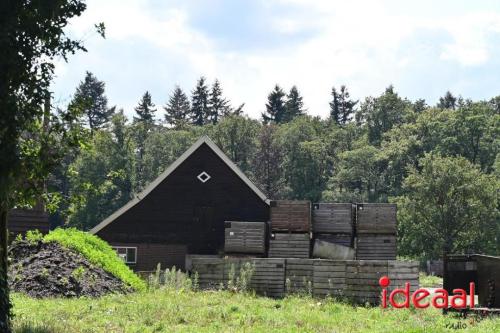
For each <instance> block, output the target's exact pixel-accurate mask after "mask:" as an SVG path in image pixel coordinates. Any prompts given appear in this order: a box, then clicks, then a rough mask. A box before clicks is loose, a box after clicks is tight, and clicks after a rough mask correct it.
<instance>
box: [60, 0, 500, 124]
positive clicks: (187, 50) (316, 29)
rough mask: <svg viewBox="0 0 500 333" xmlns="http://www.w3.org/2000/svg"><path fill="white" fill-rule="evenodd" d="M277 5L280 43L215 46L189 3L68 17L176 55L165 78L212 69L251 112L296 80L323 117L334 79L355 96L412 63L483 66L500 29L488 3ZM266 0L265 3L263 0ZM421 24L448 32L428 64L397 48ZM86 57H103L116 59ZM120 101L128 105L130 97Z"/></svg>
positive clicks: (83, 30)
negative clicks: (282, 8)
mask: <svg viewBox="0 0 500 333" xmlns="http://www.w3.org/2000/svg"><path fill="white" fill-rule="evenodd" d="M275 3H278V4H279V5H289V6H296V7H298V8H297V10H295V11H293V12H290V13H288V12H287V13H285V14H283V15H274V16H271V17H274V18H273V19H272V20H271V21H270V22H268V23H269V24H268V28H269V33H270V34H283V35H284V36H290V37H286V38H289V39H290V43H289V44H288V45H287V44H285V45H284V46H283V47H280V48H272V47H268V48H256V49H247V48H246V49H244V50H243V49H238V48H237V47H233V48H230V47H229V48H227V47H226V48H224V49H222V48H220V47H219V45H218V40H217V38H216V37H217V36H211V35H209V34H208V33H207V32H205V31H200V30H199V29H195V28H194V27H193V26H191V25H190V24H191V21H190V12H189V10H188V9H186V8H188V7H183V8H179V7H177V8H168V9H155V8H150V7H149V5H148V2H146V1H117V0H114V1H106V2H103V1H90V2H89V5H88V10H87V11H86V12H85V13H84V15H83V16H82V17H81V18H78V19H76V20H75V22H74V24H73V25H72V26H71V31H72V33H73V34H75V35H76V36H82V35H86V34H88V33H89V27H92V26H93V24H94V23H96V22H100V21H104V22H105V24H106V27H107V40H111V41H114V42H127V41H129V40H138V41H144V42H147V43H149V44H151V45H153V46H154V47H155V48H157V50H158V53H168V54H169V55H171V56H172V57H174V58H176V59H181V60H182V64H183V65H182V66H183V67H182V68H181V70H179V71H178V72H179V73H180V74H178V76H175V77H169V78H168V79H170V80H172V82H171V83H172V84H173V83H176V82H180V83H181V84H183V85H184V86H185V88H190V87H192V86H194V83H195V82H192V81H190V82H187V79H186V78H190V79H192V78H194V77H197V76H199V75H206V76H207V77H208V79H209V80H213V79H214V78H215V77H217V78H219V79H220V80H221V82H222V84H223V88H224V89H225V91H226V94H227V95H228V97H229V98H230V99H231V100H232V101H233V103H234V104H238V103H242V102H245V103H246V105H247V106H246V111H247V112H248V113H249V114H250V115H251V116H253V117H259V116H260V112H261V111H262V110H263V108H264V103H265V101H266V97H267V94H268V92H269V91H270V90H271V89H272V87H273V86H274V84H275V83H280V84H282V85H283V86H284V87H285V88H287V89H289V88H290V87H291V85H292V84H296V85H297V86H298V87H299V89H300V90H301V91H302V93H303V95H304V99H305V103H306V106H307V107H308V109H309V111H310V113H311V114H315V115H316V114H318V115H323V116H325V115H326V114H327V112H328V101H329V93H330V89H331V87H332V85H337V86H338V85H340V84H346V85H347V86H348V87H349V88H350V90H351V93H352V95H353V96H356V97H358V98H360V97H363V96H367V95H372V94H379V93H380V92H382V91H383V89H384V87H386V86H387V85H389V84H391V83H394V84H396V88H397V83H398V82H400V81H405V82H406V81H409V78H408V77H406V75H411V74H407V73H411V72H406V71H407V70H409V68H411V67H412V66H417V67H416V68H418V65H419V64H422V65H426V64H428V63H427V62H428V61H432V62H433V63H435V64H439V62H443V61H444V62H450V63H457V64H459V65H460V66H479V65H484V64H487V63H488V61H490V60H491V56H492V55H491V52H490V45H489V40H488V38H489V37H490V36H491V34H492V33H498V32H500V13H498V12H491V11H472V12H471V11H470V10H463V11H454V12H453V13H442V14H439V15H438V14H436V15H434V16H433V15H430V14H431V13H432V10H433V7H432V5H429V4H427V5H426V6H427V9H428V11H422V12H409V11H407V10H403V9H404V6H405V3H401V4H399V3H396V4H395V3H389V2H386V1H365V2H359V1H355V2H346V1H305V0H288V1H285V0H278V1H275ZM265 5H266V6H268V7H267V9H269V10H272V6H271V5H270V4H269V3H267V4H265ZM424 7H425V6H424ZM428 14H429V15H428ZM231 28H232V27H229V26H228V27H227V29H231ZM424 30H425V31H434V32H441V33H443V34H447V36H449V40H447V41H439V42H440V43H442V44H437V45H435V44H432V45H431V46H430V47H432V49H435V50H436V51H437V52H436V54H438V55H439V56H438V57H435V58H433V59H425V62H424V60H423V59H422V58H421V57H422V54H420V53H412V52H406V53H405V52H402V51H405V50H404V49H403V50H402V48H403V46H402V45H405V43H408V42H409V41H412V40H413V39H414V38H415V35H416V34H417V33H418V32H419V31H424ZM311 31H312V33H310V35H308V37H307V38H303V39H300V40H298V41H296V40H295V39H294V38H295V34H300V33H301V32H311ZM414 42H415V43H417V44H418V43H423V42H425V41H419V40H415V41H414ZM434 42H435V41H434ZM103 43H106V41H102V42H99V43H97V47H101V46H102V44H103ZM95 46H96V45H94V47H95ZM426 47H428V46H426ZM410 51H411V50H410ZM89 59H90V60H89V61H99V62H102V63H103V64H105V63H106V62H112V61H119V59H95V58H94V59H92V57H89ZM147 61H149V59H137V60H136V62H137V63H136V64H128V65H129V66H128V68H127V69H126V70H128V71H134V66H138V65H139V64H140V62H147ZM162 65H165V64H162ZM166 65H167V66H168V63H167V64H166ZM176 65H178V64H176ZM436 66H437V65H436ZM124 70H125V68H124ZM69 71H71V64H70V65H68V66H58V75H59V76H60V77H62V78H64V76H66V75H68V72H69ZM438 74H439V73H438ZM438 74H436V73H435V75H438ZM442 80H443V81H442V82H425V83H423V82H420V83H417V84H436V85H437V87H445V86H446V85H448V87H449V85H451V83H452V82H448V81H446V78H444V77H443V79H442ZM160 81H161V80H160V78H158V77H151V84H153V85H154V84H160ZM107 84H108V86H110V85H113V84H114V82H107ZM161 84H165V82H161ZM496 88H500V87H496ZM138 89H139V91H140V90H144V89H145V88H140V87H139V88H138ZM439 89H441V88H439ZM445 89H447V88H442V90H443V91H444V90H445ZM459 93H460V92H459ZM430 96H431V97H433V98H434V97H435V96H434V95H433V94H432V95H431V94H430ZM111 97H113V96H111ZM418 97H424V98H425V97H429V96H418ZM114 98H115V99H116V100H114V101H113V103H116V104H118V105H123V104H124V103H123V102H122V101H120V100H119V99H120V96H114ZM124 106H125V107H127V108H129V109H131V106H130V105H124Z"/></svg>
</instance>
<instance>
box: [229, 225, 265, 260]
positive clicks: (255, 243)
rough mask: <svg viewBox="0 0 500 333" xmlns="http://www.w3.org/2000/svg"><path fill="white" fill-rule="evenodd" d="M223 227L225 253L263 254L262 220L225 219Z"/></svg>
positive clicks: (263, 231) (263, 233)
mask: <svg viewBox="0 0 500 333" xmlns="http://www.w3.org/2000/svg"><path fill="white" fill-rule="evenodd" d="M225 227H226V228H225V242H224V252H225V253H243V254H265V252H266V224H265V223H264V222H241V221H226V223H225Z"/></svg>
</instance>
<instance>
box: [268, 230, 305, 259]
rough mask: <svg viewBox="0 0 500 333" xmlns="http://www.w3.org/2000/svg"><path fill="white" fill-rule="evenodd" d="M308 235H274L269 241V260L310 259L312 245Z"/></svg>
mask: <svg viewBox="0 0 500 333" xmlns="http://www.w3.org/2000/svg"><path fill="white" fill-rule="evenodd" d="M310 241H311V240H310V236H309V234H308V233H302V234H285V233H273V234H272V235H271V239H270V240H269V254H268V257H269V258H309V257H310V251H311V245H310Z"/></svg>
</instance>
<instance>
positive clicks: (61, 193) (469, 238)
mask: <svg viewBox="0 0 500 333" xmlns="http://www.w3.org/2000/svg"><path fill="white" fill-rule="evenodd" d="M329 105H330V114H329V116H328V117H327V119H321V118H319V117H313V116H310V115H308V114H307V110H306V109H305V107H304V103H303V101H302V97H301V94H300V92H299V90H298V88H297V87H295V86H294V87H292V88H291V89H290V91H289V93H285V91H284V90H283V89H282V88H281V87H280V86H279V85H276V86H275V87H274V89H273V90H272V91H271V92H270V93H269V95H268V98H267V102H266V103H265V105H264V107H263V108H265V111H264V112H263V113H262V118H261V119H260V120H256V119H251V118H249V117H248V116H246V115H244V114H243V110H242V109H243V107H242V106H240V107H238V108H233V107H232V106H231V103H230V101H229V100H228V99H226V98H225V97H224V96H223V94H222V88H221V83H220V82H219V81H217V80H216V81H215V82H214V83H213V85H212V86H211V87H208V86H207V85H206V80H205V78H203V77H202V78H200V79H199V80H198V82H197V83H196V86H195V88H194V89H193V91H192V94H191V96H190V98H188V96H187V94H186V93H184V92H183V91H182V90H181V88H180V87H178V86H177V87H176V88H175V89H174V91H173V93H172V95H171V96H170V97H169V98H168V100H167V102H166V104H165V106H164V107H163V108H162V109H163V110H162V111H161V112H160V111H159V110H158V108H157V107H156V106H155V105H154V104H153V103H152V100H151V95H150V94H149V93H148V92H146V93H144V95H143V96H142V98H141V99H140V100H139V102H138V104H137V107H136V108H135V114H134V117H133V119H132V120H131V121H129V119H127V117H126V116H125V115H124V113H123V110H116V108H115V107H109V106H108V105H107V99H106V97H105V91H104V83H103V82H101V81H99V80H98V79H97V78H96V77H95V76H94V75H92V74H91V73H87V74H86V76H85V79H84V80H83V81H82V82H81V83H80V85H79V86H78V87H77V88H76V92H75V95H74V98H73V100H72V101H71V103H69V106H68V108H77V109H79V111H74V112H76V113H78V114H80V115H81V117H82V126H83V128H86V129H87V139H86V141H85V144H84V145H82V146H81V147H78V148H76V149H74V150H73V151H72V152H71V154H68V155H67V157H66V159H65V163H62V164H61V165H60V166H59V167H58V169H57V170H56V172H54V173H53V175H52V177H51V178H50V183H49V184H50V187H51V192H52V193H54V197H57V201H59V203H60V205H59V206H60V209H59V212H60V216H58V217H57V218H55V223H60V224H62V223H65V224H68V225H70V226H76V227H78V228H81V229H85V230H88V229H90V228H92V227H93V226H94V225H96V224H97V223H99V222H100V221H101V220H103V219H104V218H106V217H107V216H108V215H110V214H111V213H113V212H114V211H115V210H116V209H118V208H119V207H121V206H122V205H124V204H125V203H126V202H128V201H129V200H130V199H131V197H132V195H133V193H137V192H140V191H141V190H142V189H143V188H144V187H145V186H146V185H147V184H148V183H149V182H151V181H153V180H154V179H155V178H156V177H157V176H158V175H159V174H160V173H161V172H162V171H163V170H164V169H165V168H166V167H168V165H170V164H171V163H172V162H173V161H174V160H175V159H176V158H177V157H179V156H180V155H181V154H182V153H183V152H184V151H185V150H186V149H187V148H188V147H189V146H190V145H191V144H192V143H194V141H196V140H197V139H198V138H199V137H200V136H201V135H204V134H206V135H208V136H210V137H211V138H212V139H213V140H214V141H215V142H216V144H217V145H219V146H220V147H221V149H222V150H223V151H224V152H225V153H226V154H227V155H228V156H229V157H230V158H231V159H232V160H233V161H234V162H235V163H236V164H237V165H238V166H239V167H240V168H241V169H242V170H243V171H244V172H245V173H246V174H247V175H248V176H249V177H250V179H252V181H254V182H255V183H256V184H257V185H258V186H259V187H260V188H261V189H262V190H263V191H264V192H265V193H266V195H267V196H269V197H270V198H272V199H309V200H312V201H314V202H318V201H333V202H396V203H398V210H399V211H398V217H399V252H398V253H399V254H401V255H407V256H411V257H419V258H424V257H425V258H436V257H439V256H440V254H441V253H442V251H448V252H449V251H480V252H487V253H500V252H499V251H500V241H499V240H500V222H499V219H498V218H499V214H498V187H499V186H498V185H499V175H500V154H499V145H500V141H499V136H498V134H499V131H500V97H496V98H492V99H491V100H488V101H472V100H466V99H463V98H461V97H455V96H454V95H453V94H451V93H450V92H447V93H446V94H445V95H444V96H443V97H442V98H441V99H440V100H439V102H438V103H437V105H434V106H429V105H427V104H426V102H425V101H424V100H417V101H411V100H409V99H407V98H404V97H401V96H400V95H399V94H398V93H397V92H396V90H395V88H394V87H392V86H389V87H388V88H387V89H385V91H384V92H383V93H382V94H380V95H379V96H375V97H372V96H370V97H367V98H365V99H364V100H362V101H358V100H354V99H352V98H351V97H350V94H349V91H348V89H347V87H345V86H340V88H339V89H336V88H335V87H334V88H332V91H331V96H330V102H329ZM158 113H160V114H161V113H163V117H160V119H157V116H156V115H157V114H158ZM91 123H92V124H93V125H91ZM430 231H432V233H431V234H429V232H430ZM428 240H432V242H429V241H428Z"/></svg>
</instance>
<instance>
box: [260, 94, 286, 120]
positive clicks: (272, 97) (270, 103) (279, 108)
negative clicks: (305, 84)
mask: <svg viewBox="0 0 500 333" xmlns="http://www.w3.org/2000/svg"><path fill="white" fill-rule="evenodd" d="M284 97H285V92H284V91H283V89H281V87H280V86H279V85H276V86H275V87H274V90H273V91H271V93H270V94H269V95H268V97H267V104H266V112H264V113H262V119H263V121H264V123H265V124H268V123H276V124H281V123H283V122H284V121H285V113H286V108H285V100H284Z"/></svg>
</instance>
